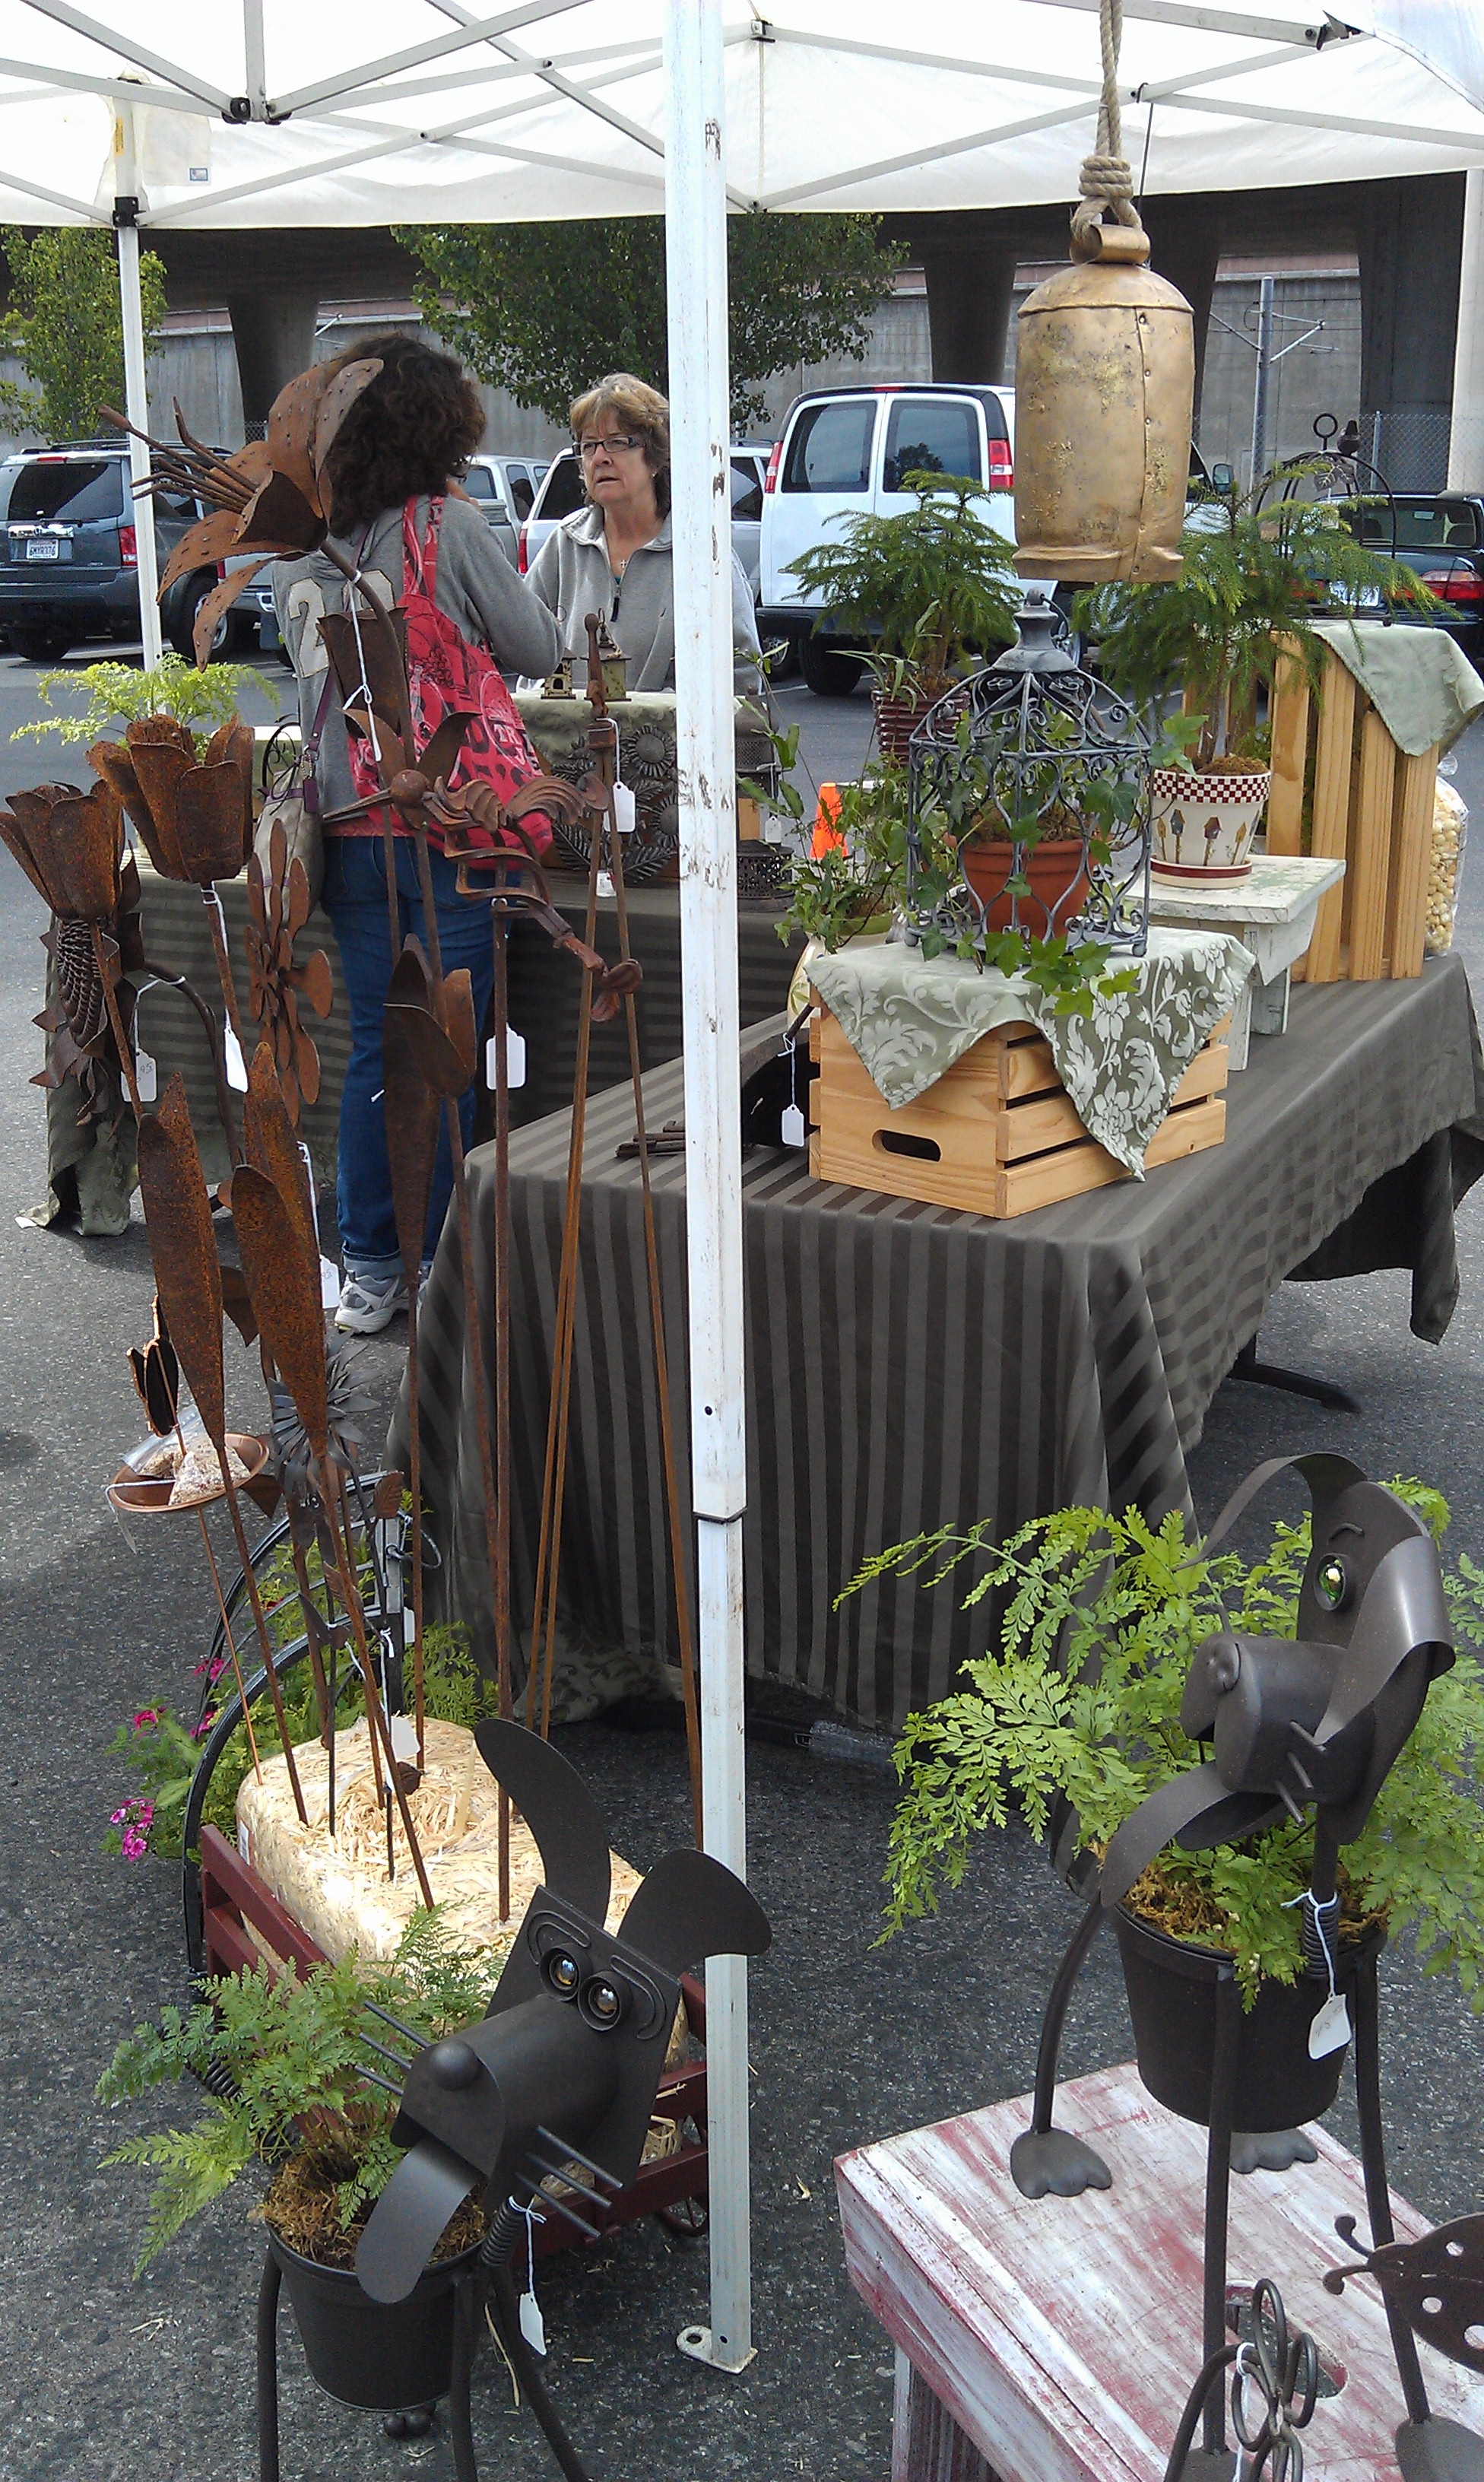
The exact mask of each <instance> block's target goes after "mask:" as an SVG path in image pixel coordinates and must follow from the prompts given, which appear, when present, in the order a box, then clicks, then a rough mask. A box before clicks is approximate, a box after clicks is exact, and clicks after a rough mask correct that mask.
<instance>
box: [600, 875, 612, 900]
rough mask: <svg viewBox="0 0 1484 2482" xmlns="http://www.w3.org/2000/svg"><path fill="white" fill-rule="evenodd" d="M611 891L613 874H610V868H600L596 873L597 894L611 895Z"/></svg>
mask: <svg viewBox="0 0 1484 2482" xmlns="http://www.w3.org/2000/svg"><path fill="white" fill-rule="evenodd" d="M612 893H613V874H612V871H611V870H600V871H599V873H598V894H599V895H600V896H612Z"/></svg>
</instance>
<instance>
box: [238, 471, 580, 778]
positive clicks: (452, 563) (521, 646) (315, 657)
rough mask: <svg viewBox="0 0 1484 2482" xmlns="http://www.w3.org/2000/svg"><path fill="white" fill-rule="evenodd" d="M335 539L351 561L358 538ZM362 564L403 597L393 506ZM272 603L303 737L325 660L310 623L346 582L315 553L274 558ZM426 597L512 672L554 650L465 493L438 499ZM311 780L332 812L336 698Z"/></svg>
mask: <svg viewBox="0 0 1484 2482" xmlns="http://www.w3.org/2000/svg"><path fill="white" fill-rule="evenodd" d="M416 522H417V532H418V540H419V541H421V540H422V537H423V534H424V531H425V529H426V527H427V524H428V502H427V501H426V500H419V502H418V504H417V511H416ZM360 540H361V538H360V535H359V534H358V533H357V534H356V535H355V536H354V537H353V538H352V539H350V540H344V539H340V538H337V539H336V548H337V549H338V550H340V551H343V552H345V553H346V555H347V556H348V558H351V559H353V558H354V556H355V553H356V549H357V547H358V545H359V543H360ZM361 567H362V568H363V569H364V570H365V571H366V573H367V575H368V576H370V577H371V578H372V580H373V581H374V583H375V585H376V587H377V589H378V592H379V593H380V594H381V595H382V597H383V599H385V600H389V601H391V602H393V603H398V602H400V601H401V599H402V511H401V509H385V510H383V511H382V513H381V515H380V516H378V518H377V520H376V522H375V524H374V525H373V527H372V529H371V534H370V537H369V540H368V541H367V544H366V548H365V550H364V552H363V553H362V554H361ZM344 593H345V580H344V578H343V577H342V576H341V574H340V572H339V570H338V569H337V568H332V567H331V565H330V563H329V562H328V561H327V560H326V559H325V557H324V554H323V553H320V552H314V553H311V554H310V556H309V558H308V559H307V560H280V561H275V562H274V564H273V609H274V611H275V612H276V613H277V616H278V627H279V629H280V631H281V632H282V636H283V643H284V646H285V647H286V648H287V649H288V654H289V660H290V662H291V663H292V664H293V667H294V672H295V676H296V679H297V681H298V684H299V727H300V730H301V731H302V733H303V736H304V739H305V740H306V741H307V740H308V738H309V735H310V733H311V732H312V730H313V728H314V719H315V715H316V713H317V711H318V709H319V704H320V695H321V692H322V691H323V689H324V687H325V671H326V668H327V664H328V658H327V656H326V655H325V647H324V644H323V642H322V640H321V637H320V629H319V624H320V621H321V620H322V619H323V617H324V615H325V613H326V612H338V611H340V610H341V608H342V598H343V595H344ZM433 601H434V602H435V603H436V604H437V607H438V609H439V611H440V612H446V613H447V615H448V617H449V619H450V620H451V621H453V622H454V624H455V626H456V628H458V629H461V630H462V632H463V634H464V636H465V637H466V638H468V639H469V640H470V641H471V642H472V643H474V644H475V645H478V646H482V647H488V648H489V651H490V653H491V654H492V655H493V657H494V659H495V661H496V663H497V664H499V665H500V666H501V667H502V668H503V669H504V670H505V671H507V672H511V673H549V672H550V671H551V668H552V666H553V665H554V664H555V663H556V661H557V658H558V655H559V654H560V639H559V637H558V633H557V626H556V623H555V621H553V620H552V617H551V614H550V613H549V612H548V611H547V609H546V607H545V605H544V604H542V603H539V602H538V601H537V600H536V597H535V596H534V594H532V592H531V589H530V587H529V586H528V585H527V584H526V582H525V580H524V579H523V578H520V577H517V576H516V574H515V571H514V569H513V568H511V567H510V564H509V562H508V560H507V559H506V556H505V554H504V552H503V551H502V550H501V548H500V546H499V544H498V543H497V542H496V541H495V539H494V537H493V536H492V535H491V533H490V531H489V528H488V526H487V525H486V524H485V522H484V520H483V518H482V516H481V515H480V513H479V511H478V509H476V508H475V507H474V506H473V505H472V504H471V503H470V502H469V501H468V500H456V499H447V500H445V501H444V504H443V515H442V518H441V520H440V522H439V527H438V568H437V575H436V579H435V582H434V588H433ZM315 777H316V780H317V781H318V784H319V788H320V805H321V807H322V808H323V809H325V810H332V809H335V808H337V807H338V806H339V805H341V804H342V803H345V802H353V801H354V799H355V787H354V785H353V784H352V782H351V762H350V757H349V754H348V752H347V747H346V728H345V725H344V722H343V721H342V718H341V714H340V708H339V704H338V701H337V700H335V699H334V698H333V697H331V700H330V704H329V712H328V714H327V715H326V717H325V730H324V732H323V734H322V736H321V740H320V755H319V761H318V764H317V766H316V768H315Z"/></svg>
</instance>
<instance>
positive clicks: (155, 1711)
mask: <svg viewBox="0 0 1484 2482" xmlns="http://www.w3.org/2000/svg"><path fill="white" fill-rule="evenodd" d="M159 1721H160V1710H159V1708H158V1706H142V1707H141V1708H140V1710H139V1713H138V1714H137V1715H136V1716H135V1718H134V1729H135V1730H136V1732H143V1730H144V1729H145V1728H146V1726H148V1725H150V1724H158V1722H159Z"/></svg>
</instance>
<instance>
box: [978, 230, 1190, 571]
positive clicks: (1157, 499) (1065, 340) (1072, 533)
mask: <svg viewBox="0 0 1484 2482" xmlns="http://www.w3.org/2000/svg"><path fill="white" fill-rule="evenodd" d="M1072 247H1073V251H1074V253H1077V252H1078V251H1082V252H1083V253H1084V255H1083V256H1082V257H1081V258H1080V261H1079V262H1078V263H1075V264H1074V265H1072V266H1071V267H1064V268H1060V269H1058V271H1057V273H1056V274H1055V275H1054V277H1050V278H1049V279H1048V281H1047V282H1046V283H1045V284H1040V285H1037V287H1036V289H1035V291H1034V292H1033V293H1032V294H1031V295H1030V296H1029V298H1028V300H1027V301H1026V302H1025V303H1024V304H1022V307H1021V311H1020V316H1019V322H1018V326H1017V344H1016V355H1015V537H1016V542H1017V545H1018V548H1017V550H1016V554H1015V566H1016V568H1018V569H1019V570H1020V572H1021V575H1022V576H1023V577H1060V578H1072V579H1080V580H1081V581H1083V582H1084V583H1087V584H1093V585H1104V584H1106V583H1108V582H1109V581H1111V580H1113V579H1118V578H1132V579H1136V580H1139V581H1144V580H1151V579H1161V578H1173V577H1178V576H1179V575H1180V568H1181V555H1180V538H1181V531H1182V529H1183V527H1184V525H1185V486H1186V479H1187V477H1188V474H1189V470H1190V423H1191V413H1192V408H1193V403H1194V396H1195V332H1194V320H1193V318H1192V314H1191V309H1190V304H1189V303H1188V302H1187V301H1186V300H1185V296H1184V294H1182V293H1180V292H1178V291H1177V290H1176V288H1175V286H1174V285H1173V284H1170V283H1167V282H1166V281H1165V278H1164V277H1162V276H1156V275H1155V273H1154V271H1153V270H1152V268H1150V267H1149V265H1148V264H1147V261H1148V257H1149V237H1148V235H1147V234H1146V233H1145V232H1144V231H1143V230H1142V228H1141V227H1140V226H1139V225H1138V224H1132V225H1130V224H1094V225H1092V226H1091V227H1090V229H1089V231H1088V232H1087V233H1086V235H1085V236H1078V235H1076V234H1075V235H1074V239H1073V245H1072Z"/></svg>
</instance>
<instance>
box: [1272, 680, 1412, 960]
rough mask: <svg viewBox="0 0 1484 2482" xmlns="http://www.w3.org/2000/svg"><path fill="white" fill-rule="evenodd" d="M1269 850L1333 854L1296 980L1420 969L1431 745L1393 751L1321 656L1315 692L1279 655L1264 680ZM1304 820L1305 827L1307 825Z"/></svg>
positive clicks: (1355, 694)
mask: <svg viewBox="0 0 1484 2482" xmlns="http://www.w3.org/2000/svg"><path fill="white" fill-rule="evenodd" d="M1272 727H1273V753H1272V765H1273V780H1272V790H1271V792H1270V793H1269V795H1268V801H1267V850H1268V852H1269V853H1270V854H1296V853H1313V854H1321V855H1329V856H1333V857H1342V858H1343V860H1344V863H1345V875H1344V878H1343V880H1342V881H1341V885H1339V886H1338V887H1336V888H1332V889H1331V890H1330V892H1329V894H1328V895H1327V896H1323V897H1321V898H1320V900H1319V911H1318V918H1317V920H1316V922H1315V933H1314V937H1313V939H1312V940H1311V942H1310V945H1309V954H1308V957H1307V958H1306V959H1305V960H1303V961H1302V962H1301V963H1300V964H1297V965H1295V966H1294V967H1293V968H1292V976H1293V980H1294V981H1295V982H1299V981H1304V982H1311V983H1336V982H1352V983H1375V982H1387V981H1398V980H1406V979H1407V978H1408V977H1410V976H1411V975H1414V974H1419V973H1420V972H1421V970H1422V942H1423V936H1424V931H1425V927H1426V910H1427V874H1428V866H1429V862H1430V859H1431V854H1432V813H1433V787H1434V784H1435V782H1436V780H1437V774H1438V753H1437V751H1436V749H1433V750H1425V751H1423V753H1422V754H1421V756H1420V757H1419V758H1409V757H1408V756H1407V755H1406V753H1405V752H1404V751H1401V750H1398V748H1397V746H1396V744H1395V742H1394V741H1393V739H1392V736H1391V734H1390V733H1389V732H1388V730H1387V728H1386V726H1385V725H1384V724H1383V723H1382V721H1381V718H1380V716H1379V715H1378V714H1377V712H1376V710H1375V708H1374V707H1373V706H1372V705H1371V703H1370V700H1369V699H1368V698H1367V696H1366V693H1365V691H1364V690H1363V689H1362V688H1361V685H1360V683H1359V682H1358V681H1357V679H1356V678H1355V675H1354V673H1351V672H1349V671H1347V669H1346V667H1345V666H1344V665H1343V664H1342V663H1341V660H1340V658H1339V656H1338V655H1333V654H1327V655H1326V656H1325V658H1324V670H1323V678H1322V685H1321V690H1320V694H1319V696H1318V697H1317V698H1315V697H1312V696H1311V694H1310V690H1309V685H1308V682H1307V681H1306V680H1305V678H1304V674H1303V671H1302V668H1301V667H1300V666H1299V665H1298V664H1297V663H1296V662H1294V661H1291V660H1290V661H1288V662H1284V663H1280V665H1279V667H1278V674H1277V678H1276V680H1275V682H1274V685H1273V704H1272ZM1306 828H1307V834H1306Z"/></svg>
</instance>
